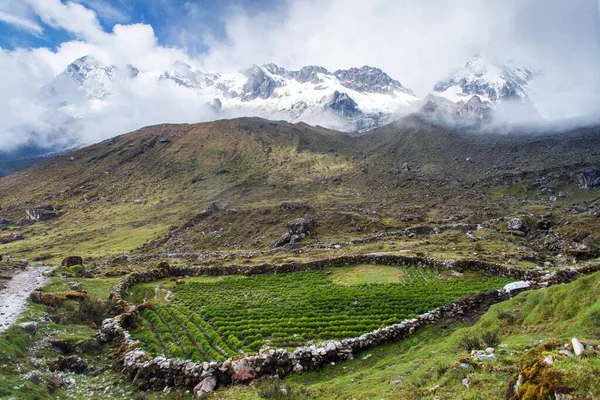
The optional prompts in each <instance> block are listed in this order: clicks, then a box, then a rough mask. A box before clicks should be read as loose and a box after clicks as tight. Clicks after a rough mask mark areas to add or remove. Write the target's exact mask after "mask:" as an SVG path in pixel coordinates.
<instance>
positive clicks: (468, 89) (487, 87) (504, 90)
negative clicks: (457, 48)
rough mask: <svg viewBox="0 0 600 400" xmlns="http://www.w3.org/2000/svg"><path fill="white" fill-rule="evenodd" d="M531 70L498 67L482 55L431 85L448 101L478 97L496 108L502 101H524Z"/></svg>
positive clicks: (511, 65)
mask: <svg viewBox="0 0 600 400" xmlns="http://www.w3.org/2000/svg"><path fill="white" fill-rule="evenodd" d="M532 78H533V73H532V72H531V70H530V69H529V68H528V67H526V66H524V65H520V64H518V63H515V62H513V61H509V62H505V63H498V62H496V61H495V60H492V59H491V58H490V57H488V56H486V55H484V54H478V55H477V56H475V57H474V58H473V59H471V60H469V61H468V62H467V63H466V64H465V66H464V67H463V68H460V69H457V70H455V71H454V72H453V73H452V74H451V75H450V76H449V77H448V78H447V79H445V80H442V81H440V82H438V83H436V84H435V85H434V88H433V90H434V91H435V92H437V93H439V94H440V95H441V96H443V97H446V98H448V99H449V100H452V101H457V100H460V99H463V100H465V101H467V100H468V98H469V97H471V96H474V95H478V96H480V97H481V98H482V100H483V101H488V102H490V103H493V104H496V103H499V102H502V101H506V100H510V101H515V100H516V101H521V102H522V101H525V100H526V99H527V98H528V88H527V86H528V83H529V81H530V80H531V79H532Z"/></svg>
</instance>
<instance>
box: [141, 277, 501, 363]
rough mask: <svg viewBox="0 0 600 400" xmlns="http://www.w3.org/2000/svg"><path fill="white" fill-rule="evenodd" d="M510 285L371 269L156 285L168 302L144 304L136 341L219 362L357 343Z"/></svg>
mask: <svg viewBox="0 0 600 400" xmlns="http://www.w3.org/2000/svg"><path fill="white" fill-rule="evenodd" d="M377 276H383V277H384V279H383V280H382V281H383V282H391V283H370V282H373V281H376V282H377V281H378V279H376V278H377ZM508 281H509V280H508V279H506V278H501V277H489V276H481V275H473V274H471V275H468V276H467V275H465V276H460V277H455V276H453V275H451V274H448V273H444V274H443V275H442V274H440V273H439V272H438V271H436V270H431V269H423V268H413V267H386V266H372V270H371V271H370V270H369V268H368V266H355V267H344V268H336V269H334V270H333V271H313V272H298V273H288V274H281V275H255V276H250V277H237V276H233V277H222V278H192V279H188V280H186V281H185V284H179V285H176V284H175V283H173V282H161V283H160V285H161V287H162V288H164V289H165V290H171V291H172V292H173V295H172V296H168V301H165V300H164V299H162V297H161V298H158V299H153V300H150V301H149V302H147V303H146V304H147V305H148V306H147V307H145V309H144V311H143V312H142V316H143V321H142V327H141V329H139V330H138V331H137V332H136V333H135V335H136V337H137V338H138V339H140V341H141V342H142V344H143V346H144V347H145V349H146V350H148V351H149V352H151V353H154V354H165V355H167V356H171V357H179V358H189V359H194V360H224V359H226V358H227V357H229V356H233V355H236V354H238V352H239V351H240V350H241V351H244V352H255V351H257V350H258V349H259V348H261V347H262V346H263V345H264V344H270V345H272V346H278V347H282V346H283V347H291V346H296V345H300V344H304V343H306V342H307V341H310V340H323V339H341V338H346V337H353V336H359V335H361V334H363V333H365V332H368V331H371V330H374V329H377V328H379V327H382V326H386V325H390V324H393V323H398V322H400V321H402V320H403V319H405V318H412V317H414V316H416V315H418V314H421V313H424V312H426V311H429V310H431V309H433V308H435V307H438V306H440V305H444V304H447V303H450V302H452V301H454V300H456V299H459V298H461V297H463V296H465V295H468V294H475V293H479V292H483V291H487V290H491V289H497V288H500V287H502V286H503V285H504V284H506V283H507V282H508ZM364 282H367V283H364ZM149 285H150V284H144V285H138V287H137V288H134V289H133V290H134V293H135V292H137V293H138V295H139V294H140V293H141V291H145V293H146V294H147V292H148V290H149V289H151V288H152V287H151V286H149ZM152 285H154V286H156V285H157V283H154V284H152ZM152 290H153V289H152Z"/></svg>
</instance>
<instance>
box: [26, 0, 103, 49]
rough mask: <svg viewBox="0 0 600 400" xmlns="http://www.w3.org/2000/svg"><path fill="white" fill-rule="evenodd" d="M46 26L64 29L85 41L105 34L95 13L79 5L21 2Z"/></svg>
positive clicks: (47, 0) (56, 1)
mask: <svg viewBox="0 0 600 400" xmlns="http://www.w3.org/2000/svg"><path fill="white" fill-rule="evenodd" d="M23 1H24V2H25V3H26V4H28V5H29V6H31V8H32V9H33V11H34V12H35V13H36V14H37V15H38V17H39V18H40V19H41V20H42V21H43V22H44V23H45V24H47V25H50V26H52V27H54V28H60V29H64V30H66V31H68V32H70V33H72V34H74V35H76V36H79V37H81V38H83V39H87V40H98V39H100V38H102V37H103V36H104V35H105V33H104V31H103V30H102V27H101V26H100V23H99V22H98V18H97V17H96V13H95V12H94V11H92V10H90V9H88V8H86V7H84V6H83V5H81V4H77V3H73V2H70V1H69V2H67V3H62V2H61V1H60V0H23Z"/></svg>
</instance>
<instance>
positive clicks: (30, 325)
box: [19, 322, 38, 335]
mask: <svg viewBox="0 0 600 400" xmlns="http://www.w3.org/2000/svg"><path fill="white" fill-rule="evenodd" d="M19 327H20V328H21V329H23V330H24V331H25V332H27V333H29V334H30V335H34V334H35V333H36V332H37V329H38V324H37V322H23V323H22V324H19Z"/></svg>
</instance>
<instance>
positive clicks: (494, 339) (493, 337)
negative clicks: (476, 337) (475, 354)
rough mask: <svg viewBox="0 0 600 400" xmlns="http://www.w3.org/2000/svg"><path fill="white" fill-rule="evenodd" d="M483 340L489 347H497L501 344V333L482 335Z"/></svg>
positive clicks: (488, 332)
mask: <svg viewBox="0 0 600 400" xmlns="http://www.w3.org/2000/svg"><path fill="white" fill-rule="evenodd" d="M481 340H482V341H483V343H485V344H486V345H487V346H488V347H496V346H498V345H499V344H500V332H498V331H487V332H483V333H482V334H481Z"/></svg>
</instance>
